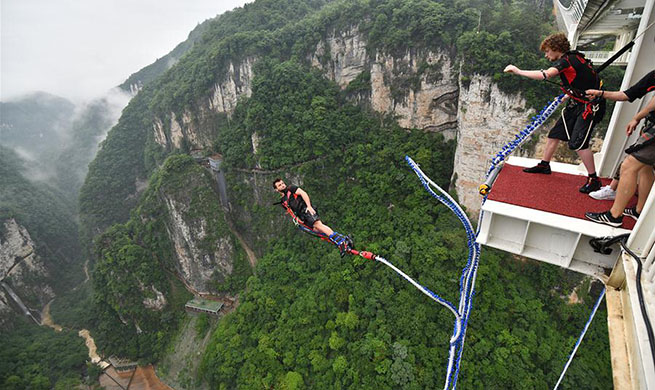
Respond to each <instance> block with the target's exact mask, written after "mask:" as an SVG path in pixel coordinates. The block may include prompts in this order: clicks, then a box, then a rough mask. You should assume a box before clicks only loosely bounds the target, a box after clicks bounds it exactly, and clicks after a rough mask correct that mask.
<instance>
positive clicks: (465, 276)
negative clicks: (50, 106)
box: [405, 156, 480, 390]
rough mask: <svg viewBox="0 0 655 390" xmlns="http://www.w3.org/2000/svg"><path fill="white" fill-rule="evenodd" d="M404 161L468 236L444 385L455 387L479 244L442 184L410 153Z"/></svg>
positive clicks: (473, 284) (460, 209) (470, 227)
mask: <svg viewBox="0 0 655 390" xmlns="http://www.w3.org/2000/svg"><path fill="white" fill-rule="evenodd" d="M405 160H406V161H407V163H408V164H409V166H410V167H411V168H412V170H414V172H415V173H416V175H417V176H418V178H419V180H420V181H421V183H422V184H423V187H424V188H425V189H426V190H427V191H428V193H430V195H432V197H434V198H436V199H437V200H439V201H440V202H441V203H443V204H444V205H446V207H448V208H449V209H450V210H451V211H452V212H453V213H454V214H455V215H456V216H457V218H458V219H459V220H460V222H461V223H462V225H463V226H464V230H465V231H466V235H467V239H468V249H469V255H468V259H467V262H466V266H465V267H464V269H463V270H462V276H461V277H460V288H459V293H460V301H459V309H458V312H459V317H460V321H459V322H460V323H459V324H457V323H456V324H455V329H454V330H453V337H452V338H451V340H450V348H449V352H448V367H447V369H446V382H445V384H444V389H446V390H447V389H454V388H455V386H456V383H457V373H458V372H459V366H460V362H461V354H462V351H463V346H464V338H465V335H466V325H467V324H468V316H469V314H470V309H471V301H472V299H471V298H472V297H473V291H474V286H475V277H476V275H477V270H478V262H479V259H480V245H479V244H478V243H476V242H475V238H476V234H475V232H474V230H473V226H472V225H471V221H469V219H468V217H467V216H466V213H464V210H462V208H461V207H460V206H459V204H457V202H455V200H454V199H453V198H452V197H451V196H450V194H448V193H447V192H446V191H444V190H443V189H442V188H441V187H439V186H438V185H437V184H436V183H435V182H433V181H432V180H431V179H430V178H429V177H428V176H427V175H426V174H425V173H423V171H421V169H420V168H419V166H418V164H417V163H416V162H414V160H412V159H411V158H410V157H409V156H405ZM432 188H436V189H437V190H438V191H439V192H440V193H441V195H439V194H437V193H435V192H434V191H433V190H432ZM458 329H459V333H460V334H459V335H457V334H456V331H457V330H458Z"/></svg>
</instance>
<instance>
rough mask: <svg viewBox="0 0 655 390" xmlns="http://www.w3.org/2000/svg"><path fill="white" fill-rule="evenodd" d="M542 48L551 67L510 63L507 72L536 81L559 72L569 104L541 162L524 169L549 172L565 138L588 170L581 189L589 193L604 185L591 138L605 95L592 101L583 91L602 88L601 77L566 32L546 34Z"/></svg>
mask: <svg viewBox="0 0 655 390" xmlns="http://www.w3.org/2000/svg"><path fill="white" fill-rule="evenodd" d="M540 49H541V51H543V52H544V54H545V56H546V58H547V59H548V60H549V61H551V62H553V66H552V67H550V68H548V69H546V70H543V69H542V70H521V69H519V68H517V67H516V66H514V65H511V64H510V65H507V67H505V72H506V73H514V74H517V75H519V76H523V77H527V78H530V79H533V80H546V79H549V78H551V77H555V76H557V75H559V76H560V79H561V81H562V89H563V90H564V91H565V92H566V94H567V98H568V104H567V106H566V108H564V110H562V115H561V118H560V119H559V120H558V121H557V123H556V124H555V126H553V128H552V129H551V130H550V132H549V133H548V142H547V143H546V149H545V150H544V155H543V158H542V160H541V162H540V163H539V164H537V165H536V166H534V167H531V168H526V169H524V170H523V171H524V172H528V173H544V174H550V172H551V171H550V160H551V159H552V157H553V154H554V153H555V150H557V145H558V144H559V141H566V142H568V146H569V149H571V150H575V151H576V152H577V154H578V156H579V157H580V159H581V160H582V163H583V164H584V166H585V168H586V169H587V173H588V175H589V177H588V178H587V180H586V183H585V184H584V185H583V186H582V187H580V192H582V193H585V194H588V193H590V192H592V191H596V190H598V189H599V188H600V187H601V182H600V179H598V176H597V175H596V167H595V165H594V155H593V153H592V152H591V149H589V141H590V140H591V134H592V132H593V129H594V126H595V125H596V124H597V123H598V122H600V121H601V120H602V119H603V116H604V114H605V100H604V99H602V98H597V99H594V100H589V99H587V97H586V96H585V93H584V91H585V90H587V89H598V88H600V78H599V77H598V74H597V73H596V72H595V71H594V69H593V67H592V66H591V62H590V61H588V60H587V59H586V58H584V55H583V54H582V53H580V52H578V51H575V50H573V51H572V50H571V45H570V44H569V41H568V39H567V38H566V35H564V34H563V33H557V34H553V35H550V36H548V37H546V39H544V41H543V42H542V43H541V48H540Z"/></svg>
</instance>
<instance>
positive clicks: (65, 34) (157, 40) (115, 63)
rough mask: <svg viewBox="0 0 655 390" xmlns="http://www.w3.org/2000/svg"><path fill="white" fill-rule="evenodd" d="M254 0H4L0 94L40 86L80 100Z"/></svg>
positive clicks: (2, 97)
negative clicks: (207, 23)
mask: <svg viewBox="0 0 655 390" xmlns="http://www.w3.org/2000/svg"><path fill="white" fill-rule="evenodd" d="M248 2H252V0H223V1H220V2H216V1H211V0H191V1H188V2H184V3H182V2H173V1H170V0H164V1H154V0H140V1H138V2H129V1H126V0H116V1H113V2H101V1H98V0H88V1H85V2H65V3H52V2H48V1H45V0H3V1H2V7H1V9H0V18H1V23H0V24H1V26H2V27H1V33H0V37H1V38H0V39H1V44H0V46H1V53H0V101H3V102H7V101H11V100H16V99H18V98H21V97H22V96H25V95H29V94H31V93H34V92H45V93H48V94H51V95H55V96H60V97H63V98H66V99H68V100H70V101H73V102H74V103H80V102H83V101H86V100H90V99H93V98H96V97H99V96H101V95H103V94H105V93H106V92H108V91H109V90H110V89H111V88H113V87H116V86H118V85H120V84H121V83H122V82H123V81H125V80H126V79H127V78H128V77H129V76H130V75H131V74H132V73H135V72H137V71H139V70H140V69H142V68H143V67H145V66H147V65H150V64H152V63H153V62H155V61H156V60H157V59H158V58H161V57H163V56H164V55H166V54H167V53H168V52H170V51H171V50H173V49H174V48H175V46H176V45H177V44H179V43H180V42H183V41H184V40H186V39H187V37H188V35H189V33H190V32H191V30H193V29H194V28H195V27H196V26H197V25H198V24H200V23H202V22H203V21H205V20H207V19H211V18H213V17H216V16H217V15H219V14H222V13H224V12H225V11H229V10H232V9H234V8H236V7H241V6H242V5H243V4H245V3H248Z"/></svg>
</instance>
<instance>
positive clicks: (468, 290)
mask: <svg viewBox="0 0 655 390" xmlns="http://www.w3.org/2000/svg"><path fill="white" fill-rule="evenodd" d="M564 96H565V95H564V94H561V95H559V96H557V97H556V98H555V99H553V100H552V101H551V102H550V103H548V104H547V105H546V106H545V107H544V108H542V109H541V111H540V112H539V114H537V115H536V116H534V117H532V122H531V123H530V124H528V125H527V126H526V127H525V128H524V129H523V130H521V131H520V132H519V133H518V134H517V135H516V136H515V137H514V139H513V140H511V141H509V142H508V143H507V144H505V145H504V146H503V147H502V149H501V150H500V152H498V153H497V154H496V156H495V157H494V158H493V159H492V160H491V166H490V167H489V170H488V171H487V173H486V175H485V179H489V178H490V177H491V176H492V174H493V173H494V171H496V172H495V175H493V176H494V178H493V179H495V176H496V175H497V172H498V171H499V170H500V168H501V167H502V163H503V162H504V161H505V159H506V158H507V156H509V155H510V154H511V153H512V152H514V150H515V149H516V148H518V147H520V146H521V145H522V144H523V143H524V142H525V141H526V140H527V139H528V137H530V136H531V135H532V134H533V133H534V132H535V130H537V129H538V128H539V127H540V126H541V125H543V123H544V122H545V121H546V120H547V119H548V118H549V117H550V116H551V115H552V114H553V112H555V110H556V109H557V107H558V106H559V105H560V104H561V103H562V101H563V98H564ZM405 160H406V161H407V163H408V164H409V166H410V167H411V168H412V170H414V172H415V173H416V175H417V176H418V177H419V180H420V181H421V183H422V184H423V187H424V188H425V189H426V190H427V191H428V192H429V193H430V195H432V197H434V198H436V199H437V200H439V201H440V202H441V203H443V204H444V205H446V207H448V208H449V209H450V210H451V211H452V212H453V213H454V214H455V215H456V216H457V218H458V219H459V220H460V222H461V223H462V225H463V226H464V230H465V231H466V236H467V241H468V249H469V255H468V259H467V262H466V266H465V267H464V268H463V269H462V276H461V277H460V288H459V293H460V301H459V307H458V310H457V314H456V315H455V318H456V321H455V326H454V329H453V337H451V340H450V348H449V353H448V367H447V369H446V382H445V385H444V389H445V390H448V389H455V388H456V386H457V377H458V375H459V369H460V365H461V358H462V354H463V351H464V340H465V337H466V328H467V325H468V319H469V315H470V313H471V309H472V307H473V297H474V296H475V278H476V276H477V270H478V264H479V261H480V245H479V244H478V243H477V242H476V238H477V236H478V234H479V233H480V231H479V228H480V223H479V221H480V220H481V219H482V213H483V211H482V210H481V211H480V216H479V218H480V219H479V221H478V230H474V229H473V226H472V224H471V222H470V220H469V219H468V217H467V216H466V214H465V213H464V211H463V210H462V208H461V207H460V206H459V204H458V203H457V202H456V201H455V200H454V199H453V198H452V197H451V196H450V195H449V194H448V193H447V192H446V191H444V190H443V189H442V188H441V187H439V186H438V185H437V184H436V183H434V182H433V181H432V180H430V178H429V177H428V176H427V175H425V173H423V171H421V169H420V168H419V166H418V164H417V163H416V162H414V160H412V159H411V158H410V157H409V156H405ZM432 188H436V189H437V190H438V191H439V192H440V193H441V195H439V194H437V193H435V192H434V191H433V190H432ZM487 195H488V191H487V192H486V193H485V194H484V197H483V200H482V204H484V202H485V201H486V199H487ZM451 311H452V309H451Z"/></svg>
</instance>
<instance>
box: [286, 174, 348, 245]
mask: <svg viewBox="0 0 655 390" xmlns="http://www.w3.org/2000/svg"><path fill="white" fill-rule="evenodd" d="M273 188H275V190H276V191H277V192H279V193H280V196H281V200H280V201H279V202H277V203H275V204H280V205H282V207H283V208H284V209H285V210H286V211H287V213H288V214H289V215H291V218H292V219H293V222H294V223H295V224H296V225H297V226H298V228H300V229H301V230H302V231H304V232H306V233H309V234H311V235H314V236H317V237H320V238H321V239H323V240H325V241H328V242H331V243H332V244H334V245H336V247H337V248H338V249H339V253H340V254H341V257H344V256H345V255H346V254H349V253H352V254H355V255H357V254H359V252H357V251H355V252H356V253H353V240H352V238H351V237H350V236H349V235H343V234H341V233H338V232H335V231H334V230H332V229H331V228H330V227H329V226H327V225H326V224H324V223H323V221H321V217H319V215H318V213H317V212H316V210H315V209H314V207H312V202H311V200H310V199H309V195H308V194H307V192H305V191H304V190H303V189H302V188H300V187H298V186H295V185H290V186H287V185H286V183H285V182H284V180H282V179H281V178H277V179H275V181H273Z"/></svg>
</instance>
